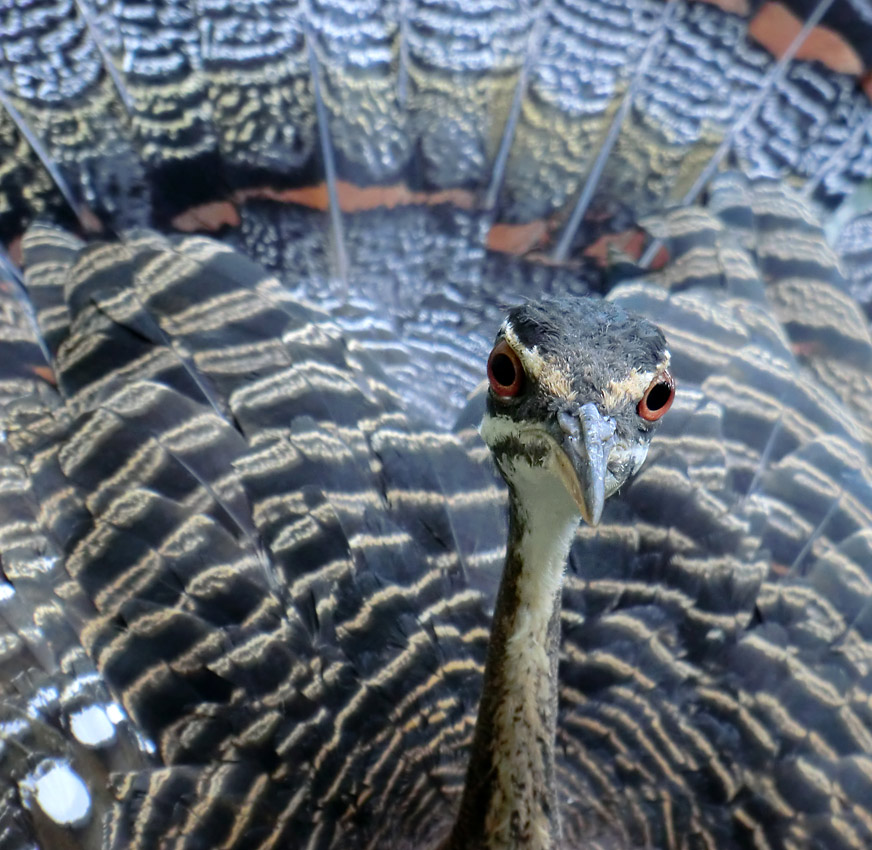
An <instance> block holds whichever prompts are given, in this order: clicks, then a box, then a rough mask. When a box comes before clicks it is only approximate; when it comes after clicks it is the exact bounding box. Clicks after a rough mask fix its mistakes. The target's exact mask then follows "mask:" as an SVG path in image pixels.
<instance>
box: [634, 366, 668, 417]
mask: <svg viewBox="0 0 872 850" xmlns="http://www.w3.org/2000/svg"><path fill="white" fill-rule="evenodd" d="M674 398H675V380H674V379H673V377H672V375H671V374H670V373H669V372H661V373H660V374H659V375H658V376H657V377H656V378H654V380H653V381H651V383H650V384H649V386H648V389H647V390H645V395H644V396H642V400H641V401H640V402H639V404H638V405H637V407H636V410H637V412H638V413H639V416H641V417H642V418H643V419H647V420H648V422H656V421H657V420H658V419H659V418H660V417H661V416H663V414H664V413H666V411H667V410H669V408H670V407H672V401H673V399H674Z"/></svg>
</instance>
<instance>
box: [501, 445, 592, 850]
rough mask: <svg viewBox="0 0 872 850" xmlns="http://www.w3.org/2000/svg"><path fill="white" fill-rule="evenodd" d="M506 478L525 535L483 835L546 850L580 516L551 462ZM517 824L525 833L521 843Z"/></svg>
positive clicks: (516, 464)
mask: <svg viewBox="0 0 872 850" xmlns="http://www.w3.org/2000/svg"><path fill="white" fill-rule="evenodd" d="M550 457H551V455H549V458H550ZM503 471H504V474H505V475H506V478H507V480H508V481H509V482H510V483H511V486H512V488H513V490H514V493H515V496H514V498H515V511H516V520H517V521H518V523H519V525H521V526H522V529H523V530H522V531H521V534H520V538H519V539H517V540H516V541H515V553H516V555H517V557H518V558H519V560H520V562H521V565H522V566H521V571H520V574H519V575H518V581H517V585H516V594H517V597H516V598H517V605H516V607H515V609H514V612H513V616H512V617H511V618H510V620H509V621H508V622H507V623H506V626H507V633H506V646H505V654H504V656H503V659H502V676H501V677H500V679H501V685H502V692H501V694H500V698H499V702H498V708H497V710H496V713H495V717H494V730H493V732H494V742H493V746H494V755H495V759H494V768H495V772H496V776H495V780H496V781H495V783H494V784H495V793H494V795H493V797H492V798H491V801H490V805H489V807H488V812H487V816H486V820H485V824H486V829H485V834H486V835H487V836H488V846H489V847H490V848H492V850H506V848H521V847H525V848H529V850H548V848H551V847H552V846H553V840H554V830H555V824H556V823H557V813H556V812H552V813H551V814H550V816H549V813H548V811H547V807H546V805H543V803H544V802H545V801H544V799H543V796H542V788H543V785H544V784H545V783H546V780H547V778H548V777H550V778H551V781H552V782H553V776H551V774H553V764H549V763H548V757H547V756H546V755H545V754H546V752H551V751H552V747H553V743H554V741H553V738H554V734H555V729H554V723H555V712H556V693H557V683H556V682H555V681H554V679H555V677H556V663H557V660H556V653H557V647H558V646H559V619H558V621H557V622H556V623H555V622H553V620H554V618H555V616H557V617H558V618H559V613H558V614H557V615H555V611H558V612H559V600H560V594H561V588H562V584H563V574H564V571H565V568H566V560H567V557H568V554H569V548H570V546H571V544H572V540H573V537H574V535H575V530H576V528H577V527H578V522H579V519H580V516H579V511H578V508H577V507H576V505H575V503H574V502H573V500H572V498H571V497H570V496H569V494H568V493H567V492H566V489H565V488H564V487H563V485H562V483H561V480H560V476H559V474H558V471H557V468H556V462H555V461H553V459H552V460H551V462H550V463H549V462H548V461H546V463H545V465H544V466H532V465H530V464H529V463H527V462H526V461H525V460H515V461H513V462H511V465H510V466H506V467H504V470H503ZM555 629H557V630H558V631H557V634H556V635H555V634H554V630H555ZM519 824H525V825H526V826H525V827H522V834H521V835H520V836H519V834H518V829H519V827H518V825H519ZM557 828H558V829H559V826H558V827H557ZM519 838H520V840H519Z"/></svg>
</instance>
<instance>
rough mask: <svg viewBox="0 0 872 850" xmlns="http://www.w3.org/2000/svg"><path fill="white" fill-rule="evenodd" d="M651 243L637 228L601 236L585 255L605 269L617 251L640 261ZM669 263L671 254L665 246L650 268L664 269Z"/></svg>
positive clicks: (661, 248) (589, 246)
mask: <svg viewBox="0 0 872 850" xmlns="http://www.w3.org/2000/svg"><path fill="white" fill-rule="evenodd" d="M649 241H650V236H648V234H647V233H645V231H644V230H638V229H636V228H633V229H632V230H625V231H624V232H623V233H607V234H605V235H604V236H600V238H599V239H597V240H596V242H594V243H593V244H592V245H588V247H587V248H586V249H585V251H584V255H585V256H586V257H590V258H591V259H592V260H595V261H596V263H597V264H598V265H600V266H604V267H605V266H608V265H610V264H611V259H612V254H613V252H615V251H619V252H620V253H622V254H625V255H626V256H628V257H629V258H630V259H631V260H639V259H640V258H641V257H642V254H644V253H645V249H646V248H647V247H648V243H649ZM668 261H669V252H668V251H667V250H666V248H665V246H661V247H660V250H659V251H658V252H657V253H656V254H655V255H654V259H653V260H652V261H651V265H650V266H649V268H651V269H653V270H654V271H656V270H657V269H662V268H663V266H665V265H666V263H667V262H668Z"/></svg>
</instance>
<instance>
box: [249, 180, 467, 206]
mask: <svg viewBox="0 0 872 850" xmlns="http://www.w3.org/2000/svg"><path fill="white" fill-rule="evenodd" d="M336 190H337V195H338V196H339V209H340V210H341V211H342V212H345V213H355V212H367V211H369V210H376V209H396V208H397V207H407V206H421V205H424V206H431V207H432V206H436V205H437V204H453V205H454V206H456V207H460V208H461V209H466V210H468V209H473V208H474V207H475V205H476V196H475V194H474V193H473V192H469V191H467V190H466V189H444V190H442V191H440V192H414V191H412V190H411V189H409V187H408V186H406V185H405V184H403V183H396V184H394V185H393V186H356V185H355V184H354V183H349V182H348V181H347V180H339V181H337V184H336ZM234 198H235V199H236V201H237V202H238V203H244V202H245V201H247V200H250V199H252V198H262V199H266V200H270V201H278V202H279V203H283V204H299V205H300V206H303V207H308V208H309V209H313V210H320V211H321V212H326V211H327V209H328V208H329V205H330V199H329V195H328V193H327V184H326V183H318V184H317V185H316V186H305V187H303V188H299V189H273V188H271V187H269V186H260V187H257V188H254V189H243V190H241V191H239V192H237V193H236V194H235V195H234Z"/></svg>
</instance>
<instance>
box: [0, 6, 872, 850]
mask: <svg viewBox="0 0 872 850" xmlns="http://www.w3.org/2000/svg"><path fill="white" fill-rule="evenodd" d="M806 7H807V8H806ZM793 9H794V11H795V12H796V13H797V14H798V15H800V16H801V17H802V18H804V19H809V20H814V19H815V18H818V19H819V18H820V15H823V24H824V25H826V26H827V27H829V28H830V29H831V30H832V31H834V32H836V33H838V34H840V38H841V39H842V40H843V42H844V43H845V44H847V45H849V46H850V48H851V50H853V51H854V54H855V56H856V57H857V61H858V62H859V63H860V65H861V66H863V67H866V66H867V65H868V64H869V60H870V53H869V48H868V44H869V37H868V34H869V25H870V24H869V17H870V16H869V10H868V9H867V8H866V7H865V5H864V3H863V2H862V0H850V2H849V0H835V2H834V3H826V2H821V3H818V4H817V5H814V6H813V5H811V4H802V3H796V4H794V6H793ZM739 11H741V10H739ZM757 11H758V10H757V9H756V8H755V9H746V10H745V12H744V14H739V13H730V12H725V11H723V10H722V9H720V8H719V7H717V6H714V5H709V4H703V3H696V2H688V3H682V2H677V0H673V2H668V3H665V4H664V3H661V2H659V0H658V2H653V0H652V2H644V0H596V1H594V0H588V2H571V3H570V2H540V3H523V2H489V3H486V4H483V5H482V4H477V5H473V4H469V3H463V2H447V3H443V2H403V3H382V2H373V3H363V4H351V3H347V2H329V3H321V4H295V3H283V2H276V3H256V4H255V3H252V4H247V3H243V4H240V3H234V4H222V3H205V4H189V3H181V2H169V3H159V2H150V3H146V4H128V3H123V2H122V3H113V4H107V3H92V2H83V0H76V2H68V3H65V2H60V3H55V2H52V3H45V2H41V1H40V2H32V3H29V2H24V0H12V2H10V3H8V4H7V5H6V6H4V7H2V33H0V53H2V65H0V107H2V108H0V151H2V154H3V156H2V163H0V231H2V235H3V238H4V240H5V244H6V246H7V249H8V251H7V254H6V255H4V258H3V259H4V268H5V269H6V275H5V280H4V282H3V284H2V288H0V308H2V312H0V328H2V333H0V351H2V359H0V410H2V433H3V440H2V443H0V567H2V575H0V848H2V850H24V848H30V847H34V846H39V847H42V848H55V847H57V848H79V847H81V848H98V847H99V848H128V847H129V848H142V850H150V849H151V848H206V847H209V848H212V847H227V848H269V847H307V848H309V847H310V848H328V847H343V848H347V847H361V848H363V847H386V846H390V847H398V848H401V847H413V846H414V847H420V846H437V845H438V841H439V839H440V838H441V837H442V836H444V835H445V831H446V829H447V828H448V826H449V825H450V822H451V818H452V816H453V813H454V810H455V808H456V804H457V802H458V800H459V793H460V790H461V787H462V781H463V774H464V769H465V754H466V748H467V747H468V745H469V742H470V739H471V734H472V728H473V723H474V717H475V709H476V703H477V699H478V691H479V687H480V674H481V671H482V668H483V663H484V653H485V649H486V645H487V638H488V625H489V612H490V607H491V604H492V599H493V595H494V591H495V587H496V582H497V581H498V577H499V569H500V566H501V559H502V548H503V546H504V543H505V533H506V532H505V520H504V516H503V512H504V500H505V496H504V490H503V487H502V485H501V483H500V482H499V480H498V479H497V478H496V476H495V475H494V473H493V471H492V469H491V466H490V463H489V461H488V458H487V452H486V450H485V449H484V447H483V445H482V444H481V443H480V441H479V440H478V438H477V435H476V434H475V433H474V431H473V430H472V429H471V427H465V426H469V425H471V424H473V423H474V422H475V420H476V415H477V410H479V409H480V408H479V407H477V404H478V402H477V401H476V400H475V399H473V400H472V401H471V402H469V406H468V408H467V409H466V410H465V411H463V413H462V415H461V419H460V420H459V421H460V423H461V424H460V425H458V427H457V429H454V430H453V429H452V428H451V424H452V423H453V422H455V420H456V419H457V416H458V414H459V413H460V411H461V409H462V408H463V406H464V404H465V403H466V402H465V399H466V396H467V394H468V393H469V392H471V391H472V390H473V389H474V388H475V385H476V383H477V382H478V380H479V378H480V376H481V375H482V374H483V363H484V360H485V358H486V355H487V351H488V347H489V343H490V341H491V339H492V338H493V334H494V332H495V330H496V327H497V325H498V323H499V321H500V319H501V316H502V313H503V311H504V308H505V306H506V305H508V304H512V303H516V302H517V301H518V300H520V299H522V298H524V297H530V296H533V297H537V296H542V295H547V294H550V293H565V292H567V291H569V292H575V293H584V292H588V291H599V292H608V295H607V297H609V298H613V299H615V300H618V301H619V302H620V303H621V304H623V305H625V306H627V307H628V308H631V309H633V310H636V311H638V312H641V313H643V314H645V315H646V316H648V317H649V318H651V319H652V320H654V321H655V322H657V323H658V324H660V325H661V326H662V327H663V329H664V331H665V332H666V334H667V337H668V339H669V341H670V348H671V351H672V356H673V363H674V371H675V374H676V377H677V379H678V383H679V394H678V397H677V401H676V404H675V405H674V407H673V410H672V411H670V414H669V416H668V417H666V419H665V421H664V427H663V428H662V429H661V431H660V433H658V435H657V437H656V439H655V442H654V444H653V446H652V450H651V456H650V458H649V461H648V463H647V464H646V466H645V467H644V469H643V471H642V472H641V473H640V475H639V476H638V477H637V479H636V480H635V481H634V482H633V483H632V484H630V485H629V486H628V487H627V488H626V490H625V492H624V493H622V494H621V495H620V496H618V497H616V498H615V499H613V500H612V501H611V502H609V504H608V505H607V509H606V512H605V515H604V519H603V524H602V525H601V526H600V527H598V528H597V529H582V530H580V532H579V537H578V541H577V544H576V546H575V548H574V550H573V554H572V558H571V561H570V567H569V574H568V578H567V586H566V591H565V596H564V607H563V632H564V641H563V654H562V659H561V671H560V676H561V720H560V727H559V735H558V772H559V777H560V794H561V803H562V807H563V822H564V831H565V839H566V845H567V846H571V847H590V848H597V847H599V848H640V847H642V848H649V847H650V848H670V850H672V848H676V850H697V848H717V850H744V848H779V850H788V848H796V850H805V848H815V850H818V848H823V850H842V848H853V850H859V848H866V847H869V846H872V716H870V708H869V706H870V695H872V682H870V672H869V670H870V663H872V631H870V629H872V626H870V625H869V624H868V622H869V617H870V610H872V608H870V599H872V578H870V569H872V567H870V565H872V536H870V531H869V530H870V528H872V467H870V455H869V451H870V445H872V434H870V427H869V421H870V413H872V410H870V405H872V401H870V399H872V393H870V386H869V382H870V380H872V378H870V374H872V370H870V366H872V342H870V337H869V331H868V325H867V319H866V316H865V314H864V311H863V303H864V302H863V301H862V300H861V301H859V302H858V300H857V299H858V296H859V297H860V298H861V299H862V298H863V297H864V296H863V293H864V292H865V289H864V281H865V280H866V278H867V277H868V269H869V264H868V258H867V257H866V254H868V251H866V248H867V247H868V246H867V245H866V242H865V241H864V239H863V237H862V233H863V232H864V231H863V226H864V225H863V219H860V220H859V221H858V222H856V223H854V224H852V225H851V226H850V227H849V228H848V229H847V230H846V234H847V235H846V236H844V237H843V242H842V244H843V245H845V246H846V247H847V248H848V259H849V262H848V265H847V266H846V268H847V269H848V270H849V271H850V273H851V277H850V280H849V281H846V279H845V278H844V277H843V276H842V272H841V271H840V268H839V265H838V262H837V260H836V258H835V255H834V254H833V253H832V251H831V250H830V248H829V247H828V246H827V243H826V240H825V239H824V236H823V233H822V231H821V230H820V228H819V226H818V225H817V223H816V215H822V214H823V215H825V214H828V213H829V211H830V210H832V209H833V208H834V207H836V206H837V205H838V204H839V203H841V202H842V200H843V199H844V198H845V197H846V196H848V195H850V194H851V192H852V191H853V187H854V186H855V185H856V184H858V183H859V182H861V181H862V180H864V179H866V178H867V177H868V175H869V173H870V171H872V160H870V158H869V151H870V150H872V145H870V140H869V138H868V136H869V133H870V132H872V121H870V120H869V115H870V107H869V103H868V100H867V98H866V96H865V94H864V93H863V92H862V90H861V88H860V87H859V85H858V80H857V78H856V75H851V74H848V73H837V72H835V71H833V70H832V69H830V68H827V67H826V66H825V65H824V64H822V63H820V62H812V61H805V60H801V59H799V60H790V61H784V62H782V63H779V62H778V60H777V59H775V58H773V57H772V56H771V55H770V54H769V53H767V52H766V50H764V49H763V48H762V47H761V46H760V45H759V44H757V43H756V42H754V41H753V40H752V39H749V38H748V37H747V30H748V27H749V22H750V21H752V20H753V19H754V15H755V14H756V12H757ZM798 46H799V42H798V41H796V42H795V43H794V44H793V45H792V46H791V48H789V50H788V53H789V51H790V50H791V49H793V48H795V47H798ZM786 60H789V56H787V57H786ZM726 164H729V165H731V166H732V168H733V171H731V172H730V173H727V174H721V175H720V176H718V175H717V174H716V173H715V172H717V171H719V170H720V168H719V166H721V165H726ZM702 178H705V179H702ZM749 178H750V179H749ZM758 178H777V181H778V182H763V183H757V182H753V181H755V180H757V179H758ZM790 187H792V189H791V188H790ZM803 196H804V197H803ZM697 201H700V202H704V205H703V206H698V205H695V204H696V202H697ZM37 220H39V221H38V223H36V224H34V222H35V221H37ZM58 225H66V227H67V230H73V231H76V232H77V233H78V235H71V234H70V233H69V232H66V231H65V230H63V229H61V228H60V227H59V226H58ZM639 226H642V227H644V229H645V230H644V232H645V234H647V236H646V237H645V239H646V240H647V241H643V242H642V243H641V245H642V247H641V248H640V247H639V244H638V243H639V240H641V239H642V238H643V237H642V235H641V234H642V231H641V230H639V229H637V228H638V227H639ZM27 227H29V228H30V229H29V231H28V234H27V236H26V237H25V238H24V241H23V246H22V245H21V243H20V240H19V237H20V235H21V234H22V233H23V231H24V230H25V228H27ZM179 229H202V230H205V231H209V232H211V233H212V235H213V236H214V235H219V236H221V237H222V239H223V242H217V241H214V239H212V238H206V237H204V236H201V235H191V234H185V233H179V232H177V231H178V230H179ZM858 234H860V235H858ZM851 239H853V241H850V240H851ZM652 240H656V241H653V242H652ZM603 244H606V245H607V246H608V245H611V246H612V247H610V248H609V247H606V248H604V249H602V250H600V248H599V247H598V246H601V245H603ZM519 245H520V247H522V248H525V249H532V250H531V256H528V257H526V258H523V259H522V258H518V257H516V256H513V255H511V254H509V253H507V252H506V251H505V250H504V249H505V248H506V247H518V246H519ZM646 247H647V248H648V250H647V251H645V250H644V249H645V248H646ZM494 249H498V250H494ZM643 254H644V255H645V257H644V258H645V259H646V260H648V259H651V260H652V264H653V265H654V266H656V267H657V270H656V271H650V270H649V269H648V268H645V267H640V265H639V264H638V262H637V261H638V260H639V258H640V256H642V255H643ZM603 257H605V258H607V259H608V260H609V261H610V262H609V263H608V268H605V269H604V268H603V267H602V265H601V264H600V263H598V262H597V260H598V259H602V258H603ZM664 257H668V262H666V263H665V264H664V263H663V259H664ZM643 265H645V264H643ZM649 265H650V264H649ZM18 268H21V269H23V272H21V278H20V279H18V271H17V269H18ZM866 303H868V301H867V302H866Z"/></svg>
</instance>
